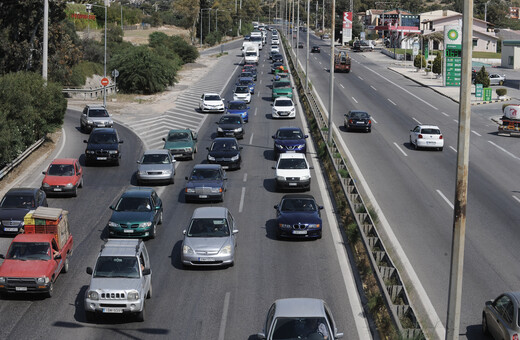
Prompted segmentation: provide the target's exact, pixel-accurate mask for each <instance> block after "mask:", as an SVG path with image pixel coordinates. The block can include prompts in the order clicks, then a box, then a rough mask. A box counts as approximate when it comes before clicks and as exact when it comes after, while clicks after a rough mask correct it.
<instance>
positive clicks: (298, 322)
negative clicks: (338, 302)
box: [257, 298, 343, 340]
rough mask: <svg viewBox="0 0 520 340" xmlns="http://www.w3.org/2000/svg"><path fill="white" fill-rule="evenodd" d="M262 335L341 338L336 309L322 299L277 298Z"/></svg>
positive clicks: (269, 338)
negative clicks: (333, 310) (335, 313)
mask: <svg viewBox="0 0 520 340" xmlns="http://www.w3.org/2000/svg"><path fill="white" fill-rule="evenodd" d="M257 337H258V338H259V339H267V340H275V339H316V340H324V339H329V340H330V339H339V338H342V337H343V333H338V330H337V328H336V324H335V323H334V319H333V318H332V313H331V311H330V309H329V307H328V306H327V304H326V303H325V302H324V301H323V300H320V299H311V298H292V299H280V300H276V301H275V302H274V303H273V305H272V306H271V308H270V309H269V312H268V313H267V320H266V322H265V328H264V331H263V332H262V333H258V334H257Z"/></svg>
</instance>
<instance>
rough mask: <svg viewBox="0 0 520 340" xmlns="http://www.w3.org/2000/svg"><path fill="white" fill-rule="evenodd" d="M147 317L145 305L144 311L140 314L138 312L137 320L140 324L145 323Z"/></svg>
mask: <svg viewBox="0 0 520 340" xmlns="http://www.w3.org/2000/svg"><path fill="white" fill-rule="evenodd" d="M144 317H145V305H144V304H143V310H142V311H140V312H137V314H136V316H135V318H136V320H137V321H138V322H143V321H144Z"/></svg>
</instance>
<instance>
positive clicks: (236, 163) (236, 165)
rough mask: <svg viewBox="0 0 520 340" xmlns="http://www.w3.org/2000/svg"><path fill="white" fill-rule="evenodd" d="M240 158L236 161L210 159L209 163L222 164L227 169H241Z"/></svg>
mask: <svg viewBox="0 0 520 340" xmlns="http://www.w3.org/2000/svg"><path fill="white" fill-rule="evenodd" d="M240 162H241V161H240V160H238V161H234V162H231V161H219V160H215V161H208V163H210V164H220V165H221V166H222V169H225V170H228V169H230V170H231V169H240Z"/></svg>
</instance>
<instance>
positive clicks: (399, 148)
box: [394, 142, 408, 157]
mask: <svg viewBox="0 0 520 340" xmlns="http://www.w3.org/2000/svg"><path fill="white" fill-rule="evenodd" d="M394 145H395V147H396V148H397V149H398V150H399V151H401V153H402V154H403V155H405V157H407V156H408V155H407V154H406V152H404V151H403V149H401V147H400V146H399V145H397V143H396V142H394Z"/></svg>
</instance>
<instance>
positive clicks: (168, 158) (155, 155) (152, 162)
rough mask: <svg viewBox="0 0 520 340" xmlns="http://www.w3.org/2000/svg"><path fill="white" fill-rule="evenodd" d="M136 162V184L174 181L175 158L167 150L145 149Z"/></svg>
mask: <svg viewBox="0 0 520 340" xmlns="http://www.w3.org/2000/svg"><path fill="white" fill-rule="evenodd" d="M137 164H138V165H137V172H136V178H137V184H138V185H142V184H143V183H145V182H153V183H157V182H166V183H168V184H170V183H171V184H173V183H175V179H174V176H175V158H173V156H172V155H171V154H170V152H169V151H168V150H166V149H158V150H146V151H145V152H144V154H143V157H141V159H140V160H138V161H137Z"/></svg>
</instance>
